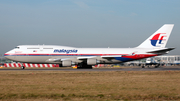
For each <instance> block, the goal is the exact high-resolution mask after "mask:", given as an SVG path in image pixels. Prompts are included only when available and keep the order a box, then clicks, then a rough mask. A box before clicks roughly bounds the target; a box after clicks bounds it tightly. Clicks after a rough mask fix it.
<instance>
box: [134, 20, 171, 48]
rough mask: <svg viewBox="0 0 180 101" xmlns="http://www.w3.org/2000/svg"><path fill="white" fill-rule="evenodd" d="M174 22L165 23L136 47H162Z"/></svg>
mask: <svg viewBox="0 0 180 101" xmlns="http://www.w3.org/2000/svg"><path fill="white" fill-rule="evenodd" d="M173 27H174V24H165V25H163V26H162V27H161V28H160V29H159V30H157V31H156V32H155V33H154V34H152V35H151V36H150V37H149V38H148V39H146V40H145V41H144V42H143V43H142V44H140V45H139V46H138V47H137V48H164V47H165V46H166V44H167V41H168V39H169V36H170V34H171V31H172V29H173Z"/></svg>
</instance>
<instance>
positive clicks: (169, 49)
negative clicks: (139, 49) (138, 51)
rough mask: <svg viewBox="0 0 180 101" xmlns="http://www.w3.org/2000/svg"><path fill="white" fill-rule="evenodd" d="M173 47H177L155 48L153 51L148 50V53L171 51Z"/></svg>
mask: <svg viewBox="0 0 180 101" xmlns="http://www.w3.org/2000/svg"><path fill="white" fill-rule="evenodd" d="M173 49H175V48H166V49H159V50H153V51H150V52H147V53H166V52H169V51H171V50H173Z"/></svg>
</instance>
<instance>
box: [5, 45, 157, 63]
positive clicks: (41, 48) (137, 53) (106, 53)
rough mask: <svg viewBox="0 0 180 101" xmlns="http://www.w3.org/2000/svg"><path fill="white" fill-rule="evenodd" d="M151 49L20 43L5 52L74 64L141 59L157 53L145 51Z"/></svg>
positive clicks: (10, 56) (37, 60)
mask: <svg viewBox="0 0 180 101" xmlns="http://www.w3.org/2000/svg"><path fill="white" fill-rule="evenodd" d="M149 50H152V49H147V48H146V49H143V48H74V47H66V46H53V45H20V46H17V47H16V48H15V49H13V50H11V51H9V52H7V53H5V54H4V56H5V57H6V58H8V59H11V60H14V61H18V62H26V63H59V64H61V62H62V61H63V60H71V61H72V62H73V63H74V64H77V63H79V62H82V61H83V58H86V59H87V58H95V59H97V60H98V63H121V62H126V61H132V60H136V59H142V58H147V57H152V56H157V54H150V53H146V52H147V51H149ZM111 56H112V57H113V58H109V57H111Z"/></svg>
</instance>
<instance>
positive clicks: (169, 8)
mask: <svg viewBox="0 0 180 101" xmlns="http://www.w3.org/2000/svg"><path fill="white" fill-rule="evenodd" d="M179 5H180V0H0V47H1V48H0V54H4V53H5V52H7V51H9V50H11V49H13V48H14V47H15V46H17V45H38V44H45V45H63V46H72V47H95V48H96V47H102V48H104V47H112V48H115V47H116V48H122V47H125V48H127V47H136V46H138V45H139V44H140V43H142V42H143V41H144V40H145V39H147V38H148V37H149V36H150V35H151V34H152V33H154V32H155V31H156V30H157V29H159V28H160V27H161V26H162V25H164V24H175V26H174V29H173V31H172V34H171V36H170V38H169V41H168V43H167V47H176V49H175V50H173V51H171V52H170V54H171V55H180V6H179Z"/></svg>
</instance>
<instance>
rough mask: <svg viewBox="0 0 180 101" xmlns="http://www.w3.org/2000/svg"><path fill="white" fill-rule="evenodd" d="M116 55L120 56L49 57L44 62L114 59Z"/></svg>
mask: <svg viewBox="0 0 180 101" xmlns="http://www.w3.org/2000/svg"><path fill="white" fill-rule="evenodd" d="M116 57H122V55H106V56H86V57H74V58H51V59H48V60H47V61H46V62H62V61H67V60H70V61H74V62H82V61H87V60H88V59H97V60H106V59H107V60H109V59H114V58H116Z"/></svg>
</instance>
